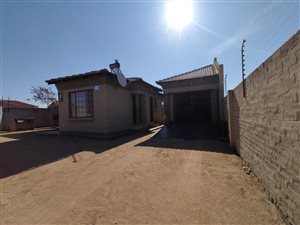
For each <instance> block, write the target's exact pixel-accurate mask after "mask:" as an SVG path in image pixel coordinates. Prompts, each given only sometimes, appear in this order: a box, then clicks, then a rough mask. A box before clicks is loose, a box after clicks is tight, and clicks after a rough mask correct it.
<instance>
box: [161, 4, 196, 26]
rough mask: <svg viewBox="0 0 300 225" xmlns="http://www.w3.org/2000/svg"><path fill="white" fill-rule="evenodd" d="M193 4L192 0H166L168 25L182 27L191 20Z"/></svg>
mask: <svg viewBox="0 0 300 225" xmlns="http://www.w3.org/2000/svg"><path fill="white" fill-rule="evenodd" d="M192 19H193V4H192V0H168V1H167V9H166V20H167V23H168V25H169V26H170V27H172V28H175V29H176V30H181V29H183V28H184V27H185V26H186V25H188V24H189V23H191V22H192Z"/></svg>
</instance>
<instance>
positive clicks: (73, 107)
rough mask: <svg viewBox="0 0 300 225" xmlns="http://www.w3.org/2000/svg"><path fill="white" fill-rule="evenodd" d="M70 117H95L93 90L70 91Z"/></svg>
mask: <svg viewBox="0 0 300 225" xmlns="http://www.w3.org/2000/svg"><path fill="white" fill-rule="evenodd" d="M69 117H70V118H92V117H94V100H93V90H84V91H73V92H69Z"/></svg>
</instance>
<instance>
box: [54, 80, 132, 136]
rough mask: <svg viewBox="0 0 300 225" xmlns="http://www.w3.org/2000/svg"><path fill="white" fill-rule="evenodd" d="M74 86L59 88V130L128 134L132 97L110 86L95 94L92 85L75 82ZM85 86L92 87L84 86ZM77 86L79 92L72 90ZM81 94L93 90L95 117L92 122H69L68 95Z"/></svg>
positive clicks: (73, 119) (82, 120)
mask: <svg viewBox="0 0 300 225" xmlns="http://www.w3.org/2000/svg"><path fill="white" fill-rule="evenodd" d="M72 83H73V85H70V84H69V82H66V84H68V85H67V88H68V89H65V87H64V85H63V84H60V85H58V86H57V87H58V91H59V92H61V93H63V102H59V109H60V110H59V116H60V117H59V118H60V124H59V127H60V130H61V131H69V132H70V131H72V132H93V133H103V134H107V133H112V132H117V131H123V130H128V129H130V127H131V124H132V116H131V113H132V102H131V98H130V93H129V92H128V91H126V90H125V89H124V88H121V87H116V86H112V85H108V84H103V83H102V84H101V85H98V84H99V83H100V82H96V84H97V85H98V86H99V87H100V88H99V90H95V85H91V84H92V83H88V82H86V83H82V82H81V81H76V82H74V81H72ZM82 84H89V85H87V86H83V85H82ZM71 86H75V87H76V88H70V87H71ZM80 90H93V96H94V117H93V118H69V92H72V91H80Z"/></svg>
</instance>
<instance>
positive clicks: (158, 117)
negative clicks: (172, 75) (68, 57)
mask: <svg viewBox="0 0 300 225" xmlns="http://www.w3.org/2000/svg"><path fill="white" fill-rule="evenodd" d="M46 82H47V83H48V84H55V85H56V88H57V90H58V100H59V128H60V130H61V131H71V132H93V133H101V134H109V133H115V132H121V131H125V130H131V129H143V128H146V127H150V126H154V125H155V124H160V123H163V119H164V116H163V113H162V107H161V106H162V101H163V95H162V94H161V93H160V91H161V90H160V89H159V88H157V87H155V86H152V85H150V84H149V83H147V82H145V81H144V80H143V79H141V78H129V79H127V80H126V82H127V85H126V86H125V87H123V86H122V85H120V83H119V82H118V79H117V76H116V75H115V74H113V73H111V72H109V71H108V70H106V69H102V70H99V71H92V72H88V73H84V74H78V75H73V76H66V77H60V78H55V79H51V80H47V81H46Z"/></svg>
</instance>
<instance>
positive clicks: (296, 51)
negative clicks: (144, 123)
mask: <svg viewBox="0 0 300 225" xmlns="http://www.w3.org/2000/svg"><path fill="white" fill-rule="evenodd" d="M227 109H228V126H229V138H230V144H231V146H232V147H234V148H236V149H237V152H238V153H239V155H240V156H241V158H242V159H243V160H244V161H245V162H246V163H247V164H248V165H249V167H250V168H251V170H252V171H253V173H254V174H255V175H256V176H257V177H258V179H259V180H260V181H261V183H262V186H263V188H264V189H265V191H266V193H267V194H268V196H269V198H270V199H271V201H272V202H273V203H274V204H275V205H276V206H277V208H278V209H279V211H280V213H281V215H282V216H283V218H284V219H285V221H286V222H287V223H288V224H293V225H300V30H298V32H297V33H296V34H295V35H294V36H293V37H291V38H290V39H289V40H288V41H287V42H286V43H285V44H283V45H282V46H281V47H280V48H279V49H278V50H277V51H276V52H275V53H274V54H273V55H272V56H271V57H269V58H268V59H267V60H266V61H265V62H264V63H262V64H261V65H260V66H259V67H258V68H257V69H256V70H255V71H254V72H252V73H251V74H250V75H249V76H248V77H247V79H246V97H245V98H244V97H243V87H242V84H239V85H238V86H237V87H236V88H235V89H234V90H230V91H229V92H228V97H227Z"/></svg>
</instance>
